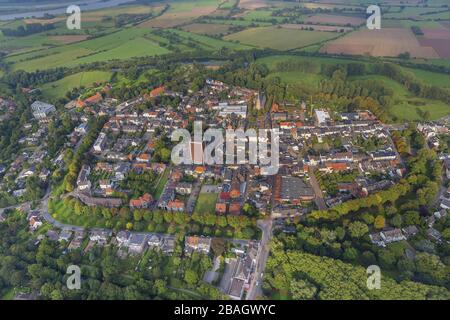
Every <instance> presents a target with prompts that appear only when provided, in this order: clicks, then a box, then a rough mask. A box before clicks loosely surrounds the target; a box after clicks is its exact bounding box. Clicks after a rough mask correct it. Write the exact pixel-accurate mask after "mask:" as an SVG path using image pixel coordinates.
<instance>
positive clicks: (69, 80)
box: [40, 71, 111, 99]
mask: <svg viewBox="0 0 450 320" xmlns="http://www.w3.org/2000/svg"><path fill="white" fill-rule="evenodd" d="M110 78H111V73H110V72H105V71H87V72H80V73H76V74H73V75H70V76H67V77H65V78H63V79H60V80H58V81H55V82H50V83H46V84H44V85H43V86H42V87H41V88H40V89H41V91H42V94H43V95H44V97H46V98H50V99H51V98H53V99H56V98H60V97H63V96H64V95H65V93H66V92H67V91H69V90H72V89H73V88H77V87H80V86H84V87H89V86H92V85H93V84H94V83H102V82H107V81H109V80H110Z"/></svg>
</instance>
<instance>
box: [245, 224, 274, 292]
mask: <svg viewBox="0 0 450 320" xmlns="http://www.w3.org/2000/svg"><path fill="white" fill-rule="evenodd" d="M272 223H273V222H272V219H270V218H269V219H266V220H258V227H259V228H260V229H261V231H262V237H261V243H260V246H259V252H258V258H257V261H256V269H255V276H254V278H253V281H252V283H251V284H250V288H249V290H248V293H247V297H246V300H255V299H256V298H257V297H260V296H262V281H263V276H261V275H262V274H264V270H265V269H266V263H267V259H268V258H269V242H270V239H271V238H272Z"/></svg>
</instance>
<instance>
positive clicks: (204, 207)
mask: <svg viewBox="0 0 450 320" xmlns="http://www.w3.org/2000/svg"><path fill="white" fill-rule="evenodd" d="M217 197H218V194H217V193H200V195H199V197H198V199H197V204H196V205H195V209H194V213H198V214H205V213H211V214H214V213H215V211H216V202H217Z"/></svg>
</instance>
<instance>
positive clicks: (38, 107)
mask: <svg viewBox="0 0 450 320" xmlns="http://www.w3.org/2000/svg"><path fill="white" fill-rule="evenodd" d="M31 110H32V111H33V116H34V117H35V118H36V119H38V120H41V119H45V118H47V117H48V116H49V115H50V114H51V113H53V112H55V111H56V108H55V106H54V105H52V104H49V103H45V102H42V101H35V102H33V104H32V105H31Z"/></svg>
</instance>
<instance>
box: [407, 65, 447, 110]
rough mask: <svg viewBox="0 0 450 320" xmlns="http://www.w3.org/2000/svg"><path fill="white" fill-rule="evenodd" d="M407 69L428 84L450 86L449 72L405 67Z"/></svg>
mask: <svg viewBox="0 0 450 320" xmlns="http://www.w3.org/2000/svg"><path fill="white" fill-rule="evenodd" d="M405 70H406V71H408V72H411V73H413V74H414V75H415V76H416V77H417V78H419V79H421V80H422V81H424V82H425V83H426V84H429V85H433V86H438V87H445V88H450V75H449V74H444V73H437V72H431V71H425V70H420V69H411V68H405ZM449 108H450V107H449ZM449 112H450V111H449Z"/></svg>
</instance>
